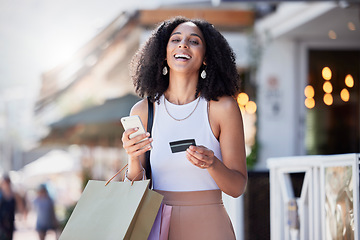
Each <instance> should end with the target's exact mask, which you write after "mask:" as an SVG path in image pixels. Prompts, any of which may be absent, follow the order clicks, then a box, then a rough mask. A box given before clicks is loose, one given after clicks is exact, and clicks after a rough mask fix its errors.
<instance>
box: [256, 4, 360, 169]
mask: <svg viewBox="0 0 360 240" xmlns="http://www.w3.org/2000/svg"><path fill="white" fill-rule="evenodd" d="M359 7H360V6H359V4H358V3H350V2H339V3H337V2H296V3H285V2H284V3H281V4H279V5H278V6H277V10H276V11H275V12H274V13H272V14H270V15H268V16H266V17H264V18H262V19H259V20H258V21H257V22H256V24H255V31H256V33H257V35H258V36H259V39H260V41H261V46H262V47H261V53H260V54H259V55H260V57H259V61H258V71H257V96H258V98H257V103H258V106H259V115H258V142H259V157H258V166H257V167H258V169H266V168H267V166H266V160H267V159H268V158H271V157H282V156H294V155H307V154H311V155H314V154H317V155H319V154H325V155H327V154H342V153H356V152H360V127H359V126H360V118H359V116H360V115H359V109H360V106H359V104H360V101H359V97H360V96H359V93H360V86H359V76H360V22H359V14H360V8H359Z"/></svg>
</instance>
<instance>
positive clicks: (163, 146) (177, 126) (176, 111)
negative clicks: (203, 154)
mask: <svg viewBox="0 0 360 240" xmlns="http://www.w3.org/2000/svg"><path fill="white" fill-rule="evenodd" d="M164 100H165V101H166V108H167V110H168V112H169V113H170V114H171V116H173V117H174V118H177V119H183V118H185V117H186V116H188V115H189V114H190V113H191V112H192V111H193V110H194V108H195V106H196V104H197V103H198V100H199V99H196V100H194V101H193V102H190V103H188V104H185V105H176V104H172V103H170V102H169V101H167V100H166V99H165V97H164V95H163V96H161V97H160V103H159V104H157V103H155V104H154V106H155V115H154V123H153V128H152V138H153V140H154V141H153V142H152V147H153V149H152V150H151V154H150V163H151V169H152V179H153V187H154V189H157V190H163V191H202V190H214V189H219V187H218V186H217V184H216V183H215V181H214V179H213V178H212V177H211V176H210V174H209V173H208V171H207V170H206V169H201V168H199V167H196V166H194V165H193V164H192V163H191V162H189V160H188V159H187V158H186V152H185V151H180V152H175V153H173V152H172V150H171V147H170V143H171V142H176V141H180V140H187V139H194V140H195V142H196V145H203V146H205V147H207V148H209V149H211V150H212V151H214V154H215V156H216V157H217V158H218V159H220V160H222V157H221V151H220V143H219V141H218V140H217V139H216V138H215V136H214V134H213V132H212V130H211V127H210V123H209V118H208V110H207V109H208V102H207V101H206V100H205V99H204V98H200V100H199V104H198V106H197V107H196V109H195V111H194V112H193V113H192V114H191V116H190V117H189V118H187V119H185V120H182V121H176V120H174V119H173V118H171V117H170V116H169V114H168V113H167V111H166V109H165V106H164Z"/></svg>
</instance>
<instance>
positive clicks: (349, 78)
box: [345, 74, 354, 88]
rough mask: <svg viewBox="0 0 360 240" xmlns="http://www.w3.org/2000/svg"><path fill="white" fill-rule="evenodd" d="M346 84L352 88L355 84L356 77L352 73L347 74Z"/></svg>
mask: <svg viewBox="0 0 360 240" xmlns="http://www.w3.org/2000/svg"><path fill="white" fill-rule="evenodd" d="M345 85H346V86H347V87H349V88H352V87H353V86H354V78H353V77H352V76H351V74H348V75H346V77H345Z"/></svg>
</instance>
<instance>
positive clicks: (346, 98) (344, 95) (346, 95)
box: [340, 88, 350, 102]
mask: <svg viewBox="0 0 360 240" xmlns="http://www.w3.org/2000/svg"><path fill="white" fill-rule="evenodd" d="M340 97H341V99H342V100H343V101H344V102H348V101H349V99H350V93H349V91H348V90H347V89H346V88H344V89H343V90H341V92H340Z"/></svg>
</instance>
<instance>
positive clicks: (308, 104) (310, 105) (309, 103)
mask: <svg viewBox="0 0 360 240" xmlns="http://www.w3.org/2000/svg"><path fill="white" fill-rule="evenodd" d="M305 106H306V107H307V108H309V109H312V108H314V107H315V100H314V99H313V98H306V99H305Z"/></svg>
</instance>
